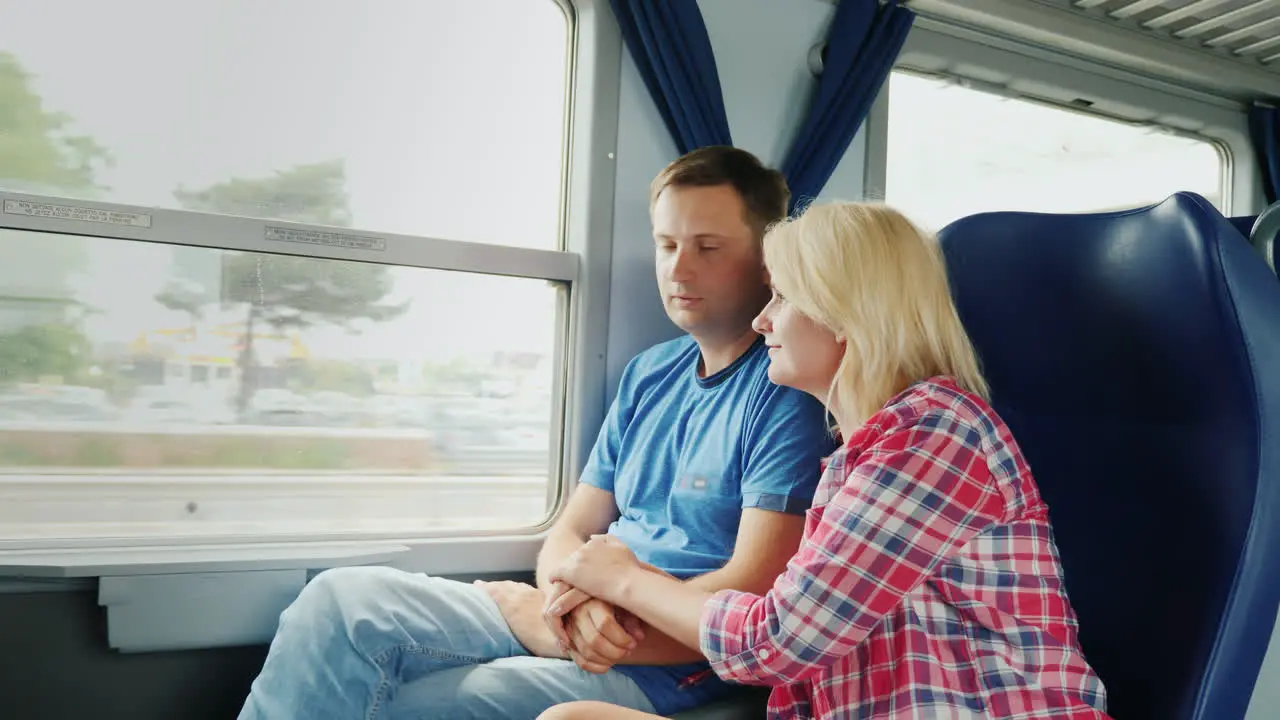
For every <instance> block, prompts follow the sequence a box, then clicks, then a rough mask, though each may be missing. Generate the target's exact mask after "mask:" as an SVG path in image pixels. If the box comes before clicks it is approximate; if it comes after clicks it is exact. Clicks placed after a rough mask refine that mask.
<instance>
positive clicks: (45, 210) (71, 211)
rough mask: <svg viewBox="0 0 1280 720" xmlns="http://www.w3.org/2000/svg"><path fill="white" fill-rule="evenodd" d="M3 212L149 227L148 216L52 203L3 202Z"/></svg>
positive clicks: (149, 217)
mask: <svg viewBox="0 0 1280 720" xmlns="http://www.w3.org/2000/svg"><path fill="white" fill-rule="evenodd" d="M4 211H5V213H6V214H9V215H26V216H28V217H43V218H55V219H57V220H79V221H80V222H91V223H103V224H106V225H126V226H128V227H140V228H149V227H151V216H150V215H144V214H142V213H131V212H120V211H117V210H99V209H97V208H90V207H82V206H79V205H55V204H53V203H40V202H31V201H29V200H5V201H4Z"/></svg>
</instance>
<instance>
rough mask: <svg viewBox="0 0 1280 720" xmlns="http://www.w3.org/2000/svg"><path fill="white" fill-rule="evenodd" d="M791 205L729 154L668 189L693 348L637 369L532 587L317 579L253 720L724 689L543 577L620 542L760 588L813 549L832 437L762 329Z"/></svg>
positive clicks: (481, 708) (667, 299)
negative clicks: (771, 264)
mask: <svg viewBox="0 0 1280 720" xmlns="http://www.w3.org/2000/svg"><path fill="white" fill-rule="evenodd" d="M788 200H789V191H788V190H787V187H786V183H785V181H784V180H783V178H782V176H781V174H780V173H778V172H776V171H774V170H770V169H768V168H765V167H763V166H762V165H761V164H760V162H759V161H758V160H757V159H756V158H755V157H754V156H752V155H751V154H750V153H747V152H744V151H742V150H737V149H734V148H728V147H711V148H703V149H700V150H695V151H694V152H692V153H689V154H688V155H686V156H684V157H682V158H680V159H679V160H676V161H675V162H674V163H672V164H671V165H670V166H668V167H667V168H666V169H665V170H663V172H662V173H661V174H659V175H658V177H657V178H656V179H655V180H654V183H653V186H652V188H651V194H650V214H651V216H652V220H653V230H654V241H655V245H654V248H655V261H656V262H655V266H656V272H657V279H658V287H659V290H660V294H661V297H662V301H663V305H664V307H665V309H666V312H667V314H668V316H669V317H670V318H671V320H672V321H673V322H674V323H675V324H676V325H677V326H679V327H680V328H681V329H682V330H684V331H685V332H686V333H688V334H687V335H686V336H684V337H681V338H679V339H676V340H673V341H670V342H666V343H662V344H660V345H657V346H655V347H652V348H650V349H648V350H646V351H644V352H643V353H641V354H640V355H638V356H636V357H635V358H634V359H633V360H632V361H631V362H630V363H629V364H628V366H627V368H626V371H625V372H624V373H623V377H622V381H621V384H620V387H619V389H618V395H617V397H616V398H615V400H614V402H613V405H612V406H611V408H610V410H609V414H608V416H607V418H606V419H605V423H604V426H603V427H602V428H601V429H600V434H599V437H598V438H597V440H596V445H595V448H594V449H593V451H592V454H591V458H590V460H589V461H588V463H587V466H586V468H585V469H584V470H583V474H582V477H581V483H580V484H579V486H578V487H577V489H576V490H575V491H574V493H573V495H572V497H571V498H570V500H569V503H568V506H567V507H566V508H565V511H564V513H563V514H562V515H561V516H560V518H559V519H558V520H557V521H556V523H555V525H554V526H553V527H552V529H551V531H550V532H549V533H548V536H547V540H546V543H545V544H544V546H543V548H542V551H541V553H540V555H539V558H538V567H537V583H538V584H537V587H533V586H530V585H525V584H522V583H511V582H504V583H480V584H474V585H469V584H464V583H458V582H453V581H449V580H444V579H441V578H433V577H428V576H425V575H420V574H412V573H406V572H401V571H398V570H392V569H387V568H339V569H334V570H330V571H328V572H324V573H321V574H320V575H318V576H317V577H316V578H315V579H314V580H313V581H312V582H311V583H309V584H308V585H307V586H306V588H304V590H303V591H302V593H301V594H300V595H299V597H298V599H297V600H296V601H295V602H294V603H293V604H292V605H291V606H290V607H289V608H288V609H287V610H286V611H285V612H284V613H283V614H282V615H281V617H280V626H279V629H278V630H277V633H276V638H275V640H274V641H273V642H272V645H271V649H270V651H269V653H268V655H267V660H266V664H265V666H264V667H263V670H262V673H261V674H260V675H259V677H258V678H257V680H255V681H254V684H253V688H252V691H251V692H250V695H249V698H248V700H247V702H246V704H245V707H244V709H243V710H242V712H241V714H240V717H241V719H242V720H257V719H262V720H286V719H288V718H306V719H307V720H321V719H323V718H351V719H352V720H355V719H356V718H378V719H381V718H414V719H419V718H457V719H460V718H511V719H513V720H516V719H528V720H532V718H535V717H536V716H537V715H538V714H539V713H541V712H542V711H543V710H545V709H546V708H548V707H551V706H552V705H555V704H557V703H560V702H564V701H567V700H590V699H595V700H607V701H610V702H613V703H615V704H621V705H624V706H627V707H632V708H635V709H638V710H643V711H646V712H657V713H659V714H664V715H665V714H672V713H676V712H681V711H683V710H686V709H689V708H692V707H696V706H698V705H701V704H704V703H707V702H710V701H713V700H715V699H718V698H720V697H722V696H723V695H724V694H725V693H726V692H728V691H729V690H730V687H731V686H729V685H727V684H725V683H723V682H722V681H720V680H719V679H718V678H716V677H715V675H714V673H712V672H711V671H710V669H709V665H708V664H707V663H706V661H705V659H703V658H701V657H700V656H699V655H698V653H696V652H694V651H691V650H689V649H688V648H685V647H683V646H682V645H680V644H679V643H676V642H675V641H673V640H671V639H670V638H668V637H665V636H663V635H661V634H660V633H657V632H656V631H654V630H652V629H651V628H645V627H641V626H640V624H639V623H638V622H637V621H636V619H635V618H634V617H630V616H628V615H626V614H625V613H621V612H619V611H616V610H615V609H614V608H613V607H612V606H610V605H608V604H607V603H604V602H603V601H600V600H597V599H594V598H590V597H587V596H585V595H583V594H581V593H580V592H578V591H576V590H574V589H572V588H567V587H559V586H553V584H552V583H550V582H549V581H548V577H549V576H550V575H551V574H552V572H553V571H554V570H555V569H556V568H557V567H558V565H559V564H560V563H561V562H562V561H563V560H564V559H565V558H567V557H568V556H569V555H570V554H571V553H573V551H575V550H576V549H577V548H579V547H581V546H582V545H583V544H584V543H586V542H587V540H588V539H589V538H590V536H591V535H593V534H597V533H603V532H606V531H607V532H609V533H610V534H613V535H615V536H617V537H618V538H619V539H621V540H622V541H624V542H625V543H626V544H627V545H629V546H630V547H631V548H632V549H633V550H635V552H636V554H637V555H638V556H639V557H640V558H641V560H643V561H645V562H646V563H648V564H649V565H650V566H651V567H652V569H653V570H654V571H655V572H666V573H669V574H672V575H674V576H676V577H678V578H681V579H683V580H685V581H686V582H688V583H690V584H692V585H697V586H698V587H701V588H703V589H706V590H719V589H724V588H733V589H738V590H745V591H748V592H756V593H763V592H765V591H767V589H768V588H769V587H770V586H772V584H773V582H774V580H775V579H776V578H777V576H778V575H780V574H781V573H782V572H783V570H784V569H785V567H786V563H787V561H788V560H789V559H790V558H791V556H792V555H793V554H794V553H795V552H796V550H797V549H798V547H799V542H800V537H801V535H802V532H803V528H804V511H805V510H806V509H807V508H808V507H809V504H810V502H811V500H812V495H813V491H814V488H815V486H816V484H817V480H818V477H819V473H820V468H819V461H820V459H821V458H822V457H824V456H826V455H827V454H828V453H830V452H831V451H833V450H834V443H833V440H832V437H831V435H830V432H829V431H828V429H827V426H826V415H825V413H824V411H823V409H822V406H821V405H820V404H819V403H818V402H817V401H816V400H814V399H812V398H811V397H809V396H808V395H805V394H804V393H800V392H798V391H795V390H790V389H787V388H783V387H779V386H776V385H773V384H772V383H770V382H769V380H768V375H767V371H768V354H767V349H766V348H765V347H764V345H763V343H762V342H761V338H760V336H759V335H757V334H756V333H755V332H754V331H753V330H752V329H751V321H752V319H753V318H754V317H755V316H756V314H757V313H758V312H759V311H760V310H761V308H763V307H764V305H765V303H766V302H767V301H768V300H769V297H770V293H769V289H768V285H767V282H766V278H765V273H764V266H763V262H762V257H761V247H760V241H761V239H762V237H763V235H764V231H765V229H766V227H767V226H768V225H769V224H770V223H772V222H774V221H775V220H778V219H780V218H781V217H783V216H784V215H785V213H786V208H787V201H788ZM562 594H563V595H573V597H572V601H573V602H577V603H580V604H579V605H578V606H577V607H576V608H575V609H574V610H573V612H571V613H570V614H569V615H567V616H566V617H565V619H564V620H563V624H562V625H561V624H560V623H559V622H553V621H549V620H547V619H546V618H544V616H543V611H544V609H545V607H546V606H547V605H548V603H549V602H550V601H551V600H553V599H555V598H557V597H560V596H561V595H562Z"/></svg>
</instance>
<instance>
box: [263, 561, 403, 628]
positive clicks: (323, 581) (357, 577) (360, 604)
mask: <svg viewBox="0 0 1280 720" xmlns="http://www.w3.org/2000/svg"><path fill="white" fill-rule="evenodd" d="M399 572H401V571H399V570H395V569H393V568H385V567H343V568H333V569H332V570H326V571H324V572H322V573H320V574H319V575H316V576H315V577H314V578H312V580H311V581H310V582H308V583H307V584H306V585H304V586H303V588H302V592H300V593H298V597H297V598H296V599H295V600H294V601H293V602H292V603H291V604H290V605H289V607H288V608H286V609H285V611H284V613H283V614H282V615H281V616H280V626H281V628H282V629H285V628H289V627H293V626H301V627H305V628H306V629H307V630H308V631H312V630H317V629H322V628H324V627H326V626H328V627H330V628H336V627H343V626H346V625H347V624H349V622H350V621H351V620H353V619H357V618H361V617H365V616H367V615H368V614H370V613H373V612H376V611H377V609H378V607H379V606H380V604H381V603H380V602H379V598H380V597H385V591H386V589H387V588H388V587H389V586H390V584H391V583H393V582H394V580H395V577H394V575H395V574H396V573H399Z"/></svg>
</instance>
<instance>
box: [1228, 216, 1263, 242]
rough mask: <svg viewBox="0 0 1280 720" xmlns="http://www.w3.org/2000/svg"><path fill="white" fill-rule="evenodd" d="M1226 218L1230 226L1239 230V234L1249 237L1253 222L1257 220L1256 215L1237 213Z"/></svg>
mask: <svg viewBox="0 0 1280 720" xmlns="http://www.w3.org/2000/svg"><path fill="white" fill-rule="evenodd" d="M1227 220H1228V221H1229V222H1230V223H1231V225H1232V227H1234V228H1235V229H1236V230H1239V231H1240V234H1241V235H1243V236H1245V237H1249V233H1250V232H1253V224H1254V223H1256V222H1258V216H1257V215H1237V216H1235V217H1229V218H1227Z"/></svg>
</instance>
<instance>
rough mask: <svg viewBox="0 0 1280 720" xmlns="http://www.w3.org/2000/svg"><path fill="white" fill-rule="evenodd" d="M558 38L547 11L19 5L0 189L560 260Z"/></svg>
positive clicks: (513, 6)
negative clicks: (499, 248) (489, 247)
mask: <svg viewBox="0 0 1280 720" xmlns="http://www.w3.org/2000/svg"><path fill="white" fill-rule="evenodd" d="M69 18H74V22H70V21H69V20H68V19H69ZM569 30H570V29H569V26H568V22H567V18H566V15H565V13H564V11H563V9H562V8H561V6H560V5H559V4H558V3H557V2H555V0H535V1H533V2H530V1H529V0H468V2H457V1H456V0H381V1H380V2H376V3H368V4H360V3H336V2H314V1H312V0H276V1H274V2H258V1H257V0H224V1H221V2H214V3H203V4H197V5H192V4H191V3H173V2H167V1H166V0H112V2H106V3H83V2H79V0H41V2H38V3H18V4H15V5H14V6H13V7H6V9H5V18H4V22H3V23H0V107H2V108H4V109H5V111H6V112H5V114H4V115H3V116H0V138H3V143H4V147H5V148H6V149H7V148H9V147H10V146H13V145H14V144H20V145H21V147H18V148H16V149H14V150H7V152H6V153H5V154H3V155H0V188H5V189H9V190H15V191H26V192H35V193H41V194H54V195H62V196H74V197H83V198H87V199H99V200H107V201H110V202H119V203H125V204H129V205H144V206H152V207H161V208H185V209H192V210H200V211H206V212H223V213H228V214H234V215H243V216H250V217H261V218H270V219H284V220H301V221H304V222H318V223H323V224H330V225H349V226H353V227H359V228H363V229H367V230H376V231H379V232H388V233H403V234H407V235H413V236H426V237H438V238H446V239H452V240H466V241H469V242H481V243H492V244H500V245H514V246H520V247H531V248H544V249H554V248H557V247H559V242H560V233H559V218H560V210H561V203H560V195H561V186H562V182H561V175H562V171H563V158H564V155H565V147H564V143H563V138H564V137H565V131H564V126H565V108H566V97H567V92H566V88H567V84H566V78H567V71H566V68H567V66H568V62H567V61H568V50H569V43H570V34H569ZM513 108H519V111H518V112H513ZM6 125H10V126H9V127H6ZM317 205H322V207H317ZM498 208H500V209H501V211H499V212H495V211H494V210H495V209H498Z"/></svg>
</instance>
